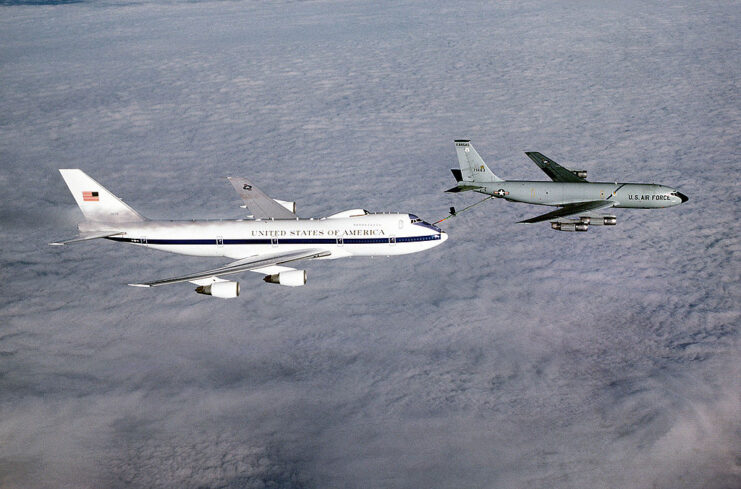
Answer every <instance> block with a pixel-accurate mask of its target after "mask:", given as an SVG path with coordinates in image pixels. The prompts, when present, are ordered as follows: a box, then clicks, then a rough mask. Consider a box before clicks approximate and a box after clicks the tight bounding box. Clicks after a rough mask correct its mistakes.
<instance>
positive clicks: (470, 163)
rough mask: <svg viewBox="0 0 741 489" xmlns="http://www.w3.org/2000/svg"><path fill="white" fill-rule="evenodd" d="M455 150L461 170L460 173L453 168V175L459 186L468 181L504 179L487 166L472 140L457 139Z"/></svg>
mask: <svg viewBox="0 0 741 489" xmlns="http://www.w3.org/2000/svg"><path fill="white" fill-rule="evenodd" d="M455 152H456V154H457V155H458V165H460V167H461V170H460V172H459V173H458V172H456V171H455V170H453V175H454V176H455V179H456V180H458V182H459V183H458V186H459V187H460V186H462V185H466V183H468V184H470V182H475V183H489V182H503V181H504V180H502V179H501V178H499V177H498V176H496V175H494V173H492V171H491V170H490V169H489V167H488V166H486V163H484V160H483V159H482V158H481V156H479V154H478V153H477V152H476V150H475V149H474V147H473V146H472V145H471V141H470V140H468V139H456V140H455Z"/></svg>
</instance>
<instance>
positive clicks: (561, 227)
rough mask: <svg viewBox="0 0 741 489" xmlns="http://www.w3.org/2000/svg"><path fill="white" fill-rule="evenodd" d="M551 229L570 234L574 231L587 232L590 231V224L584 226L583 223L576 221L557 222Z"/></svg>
mask: <svg viewBox="0 0 741 489" xmlns="http://www.w3.org/2000/svg"><path fill="white" fill-rule="evenodd" d="M551 228H553V229H555V230H556V231H568V232H574V231H581V232H584V231H587V230H588V229H589V224H584V223H583V222H580V221H576V222H559V221H555V222H552V223H551Z"/></svg>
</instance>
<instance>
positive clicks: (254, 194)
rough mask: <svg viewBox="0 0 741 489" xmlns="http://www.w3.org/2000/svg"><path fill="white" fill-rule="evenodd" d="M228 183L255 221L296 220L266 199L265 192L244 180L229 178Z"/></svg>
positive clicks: (279, 206) (278, 205) (271, 200)
mask: <svg viewBox="0 0 741 489" xmlns="http://www.w3.org/2000/svg"><path fill="white" fill-rule="evenodd" d="M229 181H230V182H231V183H232V185H233V186H234V189H235V190H236V191H237V193H238V194H239V196H240V197H242V200H243V201H244V204H245V206H247V208H248V209H249V210H250V212H251V213H252V215H253V216H255V218H256V219H296V218H297V217H298V216H296V214H294V213H293V212H291V211H289V210H288V209H286V208H285V207H283V206H282V205H280V204H279V203H277V202H276V201H274V200H273V199H271V198H270V197H268V196H267V195H266V194H265V192H263V191H262V190H260V189H259V188H257V187H256V186H254V185H253V184H252V182H250V181H249V180H247V179H246V178H238V177H229Z"/></svg>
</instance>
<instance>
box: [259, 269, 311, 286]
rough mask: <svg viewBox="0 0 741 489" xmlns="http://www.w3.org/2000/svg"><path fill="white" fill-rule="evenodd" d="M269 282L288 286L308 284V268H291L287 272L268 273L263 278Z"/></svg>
mask: <svg viewBox="0 0 741 489" xmlns="http://www.w3.org/2000/svg"><path fill="white" fill-rule="evenodd" d="M263 280H264V281H266V282H267V283H269V284H280V285H286V286H288V287H301V286H302V285H305V284H306V270H289V271H287V272H280V273H274V274H272V275H266V276H265V278H263Z"/></svg>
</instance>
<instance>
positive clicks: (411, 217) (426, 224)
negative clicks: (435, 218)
mask: <svg viewBox="0 0 741 489" xmlns="http://www.w3.org/2000/svg"><path fill="white" fill-rule="evenodd" d="M409 220H410V221H411V223H412V224H416V225H417V226H422V227H425V228H429V229H432V230H433V231H435V232H438V233H441V232H442V229H440V228H439V227H437V226H435V225H434V224H430V223H429V222H427V221H423V220H422V219H420V218H419V217H417V216H415V215H414V214H409Z"/></svg>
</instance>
